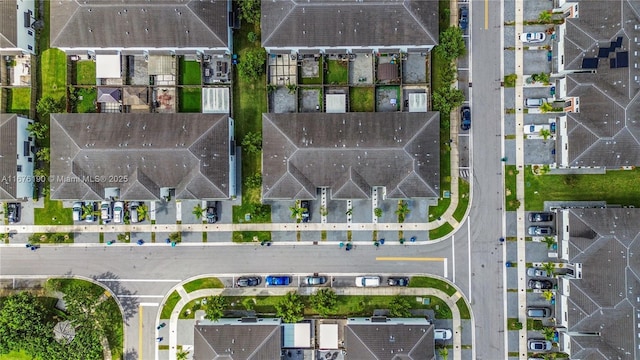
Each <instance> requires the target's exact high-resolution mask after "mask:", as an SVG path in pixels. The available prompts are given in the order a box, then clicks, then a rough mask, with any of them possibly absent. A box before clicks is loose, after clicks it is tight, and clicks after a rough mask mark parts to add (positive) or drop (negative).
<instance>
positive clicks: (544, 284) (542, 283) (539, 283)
mask: <svg viewBox="0 0 640 360" xmlns="http://www.w3.org/2000/svg"><path fill="white" fill-rule="evenodd" d="M527 285H529V288H530V289H542V290H547V289H551V288H553V283H552V282H551V281H549V280H533V279H532V280H529V283H528V284H527Z"/></svg>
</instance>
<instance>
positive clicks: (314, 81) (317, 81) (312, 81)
mask: <svg viewBox="0 0 640 360" xmlns="http://www.w3.org/2000/svg"><path fill="white" fill-rule="evenodd" d="M322 61H323V60H322V56H321V57H320V58H319V59H318V77H314V78H303V77H302V72H300V76H299V80H298V81H299V83H300V84H301V85H321V84H322V72H323V69H324V67H323V65H322Z"/></svg>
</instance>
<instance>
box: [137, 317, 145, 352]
mask: <svg viewBox="0 0 640 360" xmlns="http://www.w3.org/2000/svg"><path fill="white" fill-rule="evenodd" d="M138 351H139V352H140V359H144V357H142V305H138Z"/></svg>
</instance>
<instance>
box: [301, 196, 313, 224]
mask: <svg viewBox="0 0 640 360" xmlns="http://www.w3.org/2000/svg"><path fill="white" fill-rule="evenodd" d="M300 208H301V209H302V222H309V220H311V215H310V213H309V201H308V200H302V201H300Z"/></svg>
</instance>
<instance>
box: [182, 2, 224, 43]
mask: <svg viewBox="0 0 640 360" xmlns="http://www.w3.org/2000/svg"><path fill="white" fill-rule="evenodd" d="M192 2H193V1H192V0H189V2H187V3H186V4H184V7H186V8H187V9H189V11H190V12H191V14H193V16H194V17H195V18H196V19H198V20H199V21H200V22H201V23H202V25H203V26H204V27H205V28H206V29H207V30H208V31H209V32H210V33H211V34H213V37H215V38H216V39H218V41H220V42H221V43H223V44H224V43H225V42H224V41H222V39H220V37H218V35H217V34H216V33H215V32H214V31H213V30H211V28H210V27H209V25H207V23H205V22H204V21H203V20H202V18H200V16H198V14H196V13H195V12H194V11H193V10H192V9H191V8H190V7H189V4H191V3H192ZM227 31H229V29H228V27H227ZM228 46H229V44H227V47H228Z"/></svg>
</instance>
